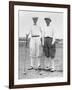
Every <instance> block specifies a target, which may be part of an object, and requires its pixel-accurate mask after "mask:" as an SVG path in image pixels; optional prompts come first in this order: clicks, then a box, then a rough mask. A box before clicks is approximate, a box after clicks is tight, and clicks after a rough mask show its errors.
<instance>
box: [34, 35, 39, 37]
mask: <svg viewBox="0 0 72 90" xmlns="http://www.w3.org/2000/svg"><path fill="white" fill-rule="evenodd" d="M32 37H40V35H33V36H32Z"/></svg>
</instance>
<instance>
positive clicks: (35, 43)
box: [30, 37, 41, 66]
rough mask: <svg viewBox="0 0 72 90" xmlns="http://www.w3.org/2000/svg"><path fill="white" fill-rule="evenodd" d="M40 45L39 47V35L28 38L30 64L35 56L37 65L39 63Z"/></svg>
mask: <svg viewBox="0 0 72 90" xmlns="http://www.w3.org/2000/svg"><path fill="white" fill-rule="evenodd" d="M40 47H41V40H40V37H31V39H30V57H31V66H33V61H34V58H36V60H37V62H38V66H39V65H40V56H41V54H40V53H41V52H40Z"/></svg>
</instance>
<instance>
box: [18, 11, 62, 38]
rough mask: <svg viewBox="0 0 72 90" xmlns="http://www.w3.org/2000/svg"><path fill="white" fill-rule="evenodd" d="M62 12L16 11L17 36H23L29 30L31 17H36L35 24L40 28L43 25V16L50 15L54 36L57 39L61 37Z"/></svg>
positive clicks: (31, 22)
mask: <svg viewBox="0 0 72 90" xmlns="http://www.w3.org/2000/svg"><path fill="white" fill-rule="evenodd" d="M63 16H64V15H63V13H62V12H50V11H48V12H46V11H44V12H43V11H42V12H40V11H39V12H38V11H24V10H23V11H22V10H20V11H19V12H18V27H19V37H25V35H26V33H28V32H29V31H30V30H31V26H32V24H33V21H32V17H38V22H37V24H38V25H39V26H40V27H41V28H42V30H43V27H45V25H46V23H45V21H44V18H45V17H50V18H51V20H52V22H51V26H52V28H53V30H55V36H56V38H57V39H63Z"/></svg>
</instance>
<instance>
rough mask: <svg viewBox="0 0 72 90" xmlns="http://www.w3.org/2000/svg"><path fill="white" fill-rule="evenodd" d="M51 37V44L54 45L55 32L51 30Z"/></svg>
mask: <svg viewBox="0 0 72 90" xmlns="http://www.w3.org/2000/svg"><path fill="white" fill-rule="evenodd" d="M52 37H53V40H52V44H54V43H55V31H54V30H52Z"/></svg>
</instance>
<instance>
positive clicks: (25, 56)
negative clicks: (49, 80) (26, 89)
mask: <svg viewBox="0 0 72 90" xmlns="http://www.w3.org/2000/svg"><path fill="white" fill-rule="evenodd" d="M18 54H19V55H18V56H19V59H18V78H19V79H31V78H44V77H62V76H63V45H62V44H56V55H55V69H56V71H55V72H50V71H46V70H43V68H44V67H45V64H44V60H45V56H44V55H43V54H42V56H41V57H40V60H41V67H42V70H35V69H33V70H28V68H29V66H30V56H29V45H27V46H26V43H25V42H24V41H19V53H18ZM46 63H47V64H48V63H49V62H48V61H47V62H46ZM34 66H35V68H36V66H37V62H36V60H34ZM24 71H25V72H26V74H24Z"/></svg>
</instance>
